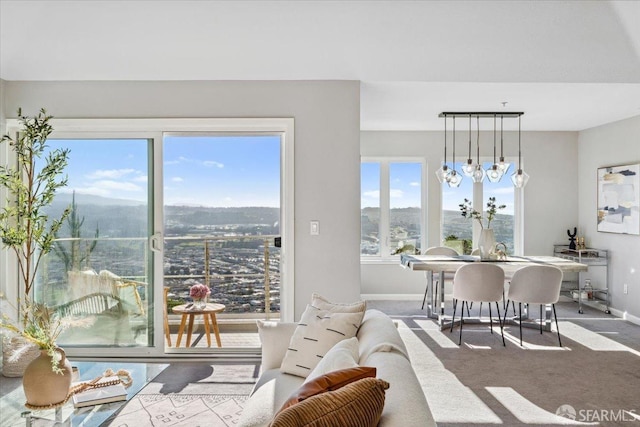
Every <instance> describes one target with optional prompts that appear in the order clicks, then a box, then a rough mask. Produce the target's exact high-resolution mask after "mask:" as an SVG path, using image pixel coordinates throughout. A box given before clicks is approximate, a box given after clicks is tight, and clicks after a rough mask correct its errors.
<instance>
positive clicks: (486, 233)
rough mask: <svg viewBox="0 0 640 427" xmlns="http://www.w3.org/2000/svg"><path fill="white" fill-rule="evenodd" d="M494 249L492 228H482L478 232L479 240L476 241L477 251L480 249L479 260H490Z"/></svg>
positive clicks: (494, 242)
mask: <svg viewBox="0 0 640 427" xmlns="http://www.w3.org/2000/svg"><path fill="white" fill-rule="evenodd" d="M495 247H496V237H495V235H494V234H493V229H492V228H483V229H482V230H480V239H478V249H480V259H490V258H491V255H492V254H493V252H494V249H495Z"/></svg>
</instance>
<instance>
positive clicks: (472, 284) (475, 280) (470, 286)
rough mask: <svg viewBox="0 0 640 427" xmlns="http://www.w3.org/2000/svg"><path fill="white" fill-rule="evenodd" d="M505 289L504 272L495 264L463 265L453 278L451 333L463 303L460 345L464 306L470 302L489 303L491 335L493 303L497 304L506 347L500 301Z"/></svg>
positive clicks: (503, 343)
mask: <svg viewBox="0 0 640 427" xmlns="http://www.w3.org/2000/svg"><path fill="white" fill-rule="evenodd" d="M503 289H504V271H503V270H502V268H500V267H498V266H497V265H495V264H490V263H480V262H475V263H470V264H466V265H463V266H462V267H460V268H459V269H458V271H456V274H455V275H454V276H453V318H452V319H451V331H450V332H453V326H454V323H455V320H456V308H457V305H458V301H461V302H462V307H460V338H459V339H458V345H460V344H462V325H463V323H464V304H465V302H466V303H467V310H468V306H469V302H474V301H477V302H488V303H489V325H490V328H491V329H490V330H491V333H493V314H492V312H491V303H495V304H496V309H497V310H498V323H499V324H500V333H501V334H502V345H506V344H505V341H504V328H503V325H502V318H501V316H500V305H499V304H498V301H500V300H501V299H502V291H503Z"/></svg>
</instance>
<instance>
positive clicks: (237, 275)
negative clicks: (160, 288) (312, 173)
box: [163, 134, 281, 318]
mask: <svg viewBox="0 0 640 427" xmlns="http://www.w3.org/2000/svg"><path fill="white" fill-rule="evenodd" d="M280 144H281V139H280V136H279V135H236V136H226V135H215V134H212V135H206V136H204V135H165V137H164V139H163V157H164V183H163V184H164V187H163V188H164V220H165V227H164V228H165V239H164V241H165V245H164V285H165V287H168V288H169V290H168V295H167V305H168V308H170V307H173V306H175V305H180V304H184V303H188V302H191V301H192V298H191V296H190V293H189V288H190V287H191V286H192V285H193V284H195V283H196V282H197V283H202V284H204V285H205V286H207V287H208V288H209V289H210V291H211V294H210V296H209V302H213V303H219V304H223V305H224V306H225V309H224V312H223V313H221V314H220V315H219V317H221V318H225V317H230V316H240V315H242V316H246V317H247V318H251V316H253V315H255V316H256V317H261V318H264V317H270V316H273V317H277V316H278V315H279V312H280V248H279V247H274V239H275V238H276V237H278V235H279V234H280ZM169 312H170V311H169Z"/></svg>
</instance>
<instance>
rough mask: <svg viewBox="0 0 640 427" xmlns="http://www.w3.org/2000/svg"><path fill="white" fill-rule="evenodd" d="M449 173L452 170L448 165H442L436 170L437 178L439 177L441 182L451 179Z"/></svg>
mask: <svg viewBox="0 0 640 427" xmlns="http://www.w3.org/2000/svg"><path fill="white" fill-rule="evenodd" d="M449 173H450V171H449V167H448V166H447V165H442V166H441V167H440V169H438V170H437V171H436V178H438V181H439V182H440V184H442V183H443V182H447V181H449Z"/></svg>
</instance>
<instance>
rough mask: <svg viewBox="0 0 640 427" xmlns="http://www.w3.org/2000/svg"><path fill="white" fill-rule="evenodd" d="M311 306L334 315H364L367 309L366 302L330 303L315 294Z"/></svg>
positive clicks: (312, 296)
mask: <svg viewBox="0 0 640 427" xmlns="http://www.w3.org/2000/svg"><path fill="white" fill-rule="evenodd" d="M311 305H312V306H314V307H316V308H318V309H320V310H327V311H331V312H334V313H362V314H363V315H364V312H365V310H366V309H367V302H366V301H357V302H353V303H336V302H331V301H329V300H328V299H326V298H325V297H323V296H321V295H319V294H317V293H315V292H314V293H313V294H312V295H311ZM361 320H362V319H361Z"/></svg>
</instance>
